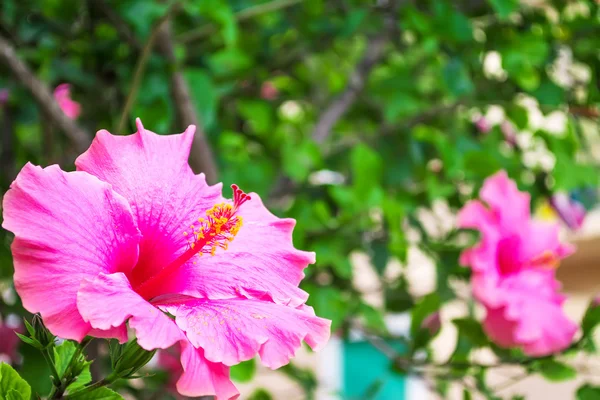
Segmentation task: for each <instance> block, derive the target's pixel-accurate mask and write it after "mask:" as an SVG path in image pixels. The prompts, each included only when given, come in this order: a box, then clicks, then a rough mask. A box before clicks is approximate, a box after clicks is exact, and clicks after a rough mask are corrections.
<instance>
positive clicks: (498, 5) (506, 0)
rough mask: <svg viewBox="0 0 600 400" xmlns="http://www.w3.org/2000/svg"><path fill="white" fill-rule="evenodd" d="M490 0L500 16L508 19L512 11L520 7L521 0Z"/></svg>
mask: <svg viewBox="0 0 600 400" xmlns="http://www.w3.org/2000/svg"><path fill="white" fill-rule="evenodd" d="M489 2H490V3H491V4H492V7H493V8H494V10H495V11H496V13H498V15H499V16H500V19H506V18H507V17H508V16H509V15H510V14H511V13H513V12H515V11H517V10H518V9H519V0H489Z"/></svg>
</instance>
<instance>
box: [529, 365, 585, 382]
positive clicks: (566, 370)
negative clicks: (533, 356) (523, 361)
mask: <svg viewBox="0 0 600 400" xmlns="http://www.w3.org/2000/svg"><path fill="white" fill-rule="evenodd" d="M535 369H536V370H537V371H539V373H540V374H541V375H542V376H543V377H544V378H546V379H547V380H549V381H552V382H562V381H567V380H570V379H574V378H575V377H576V376H577V370H575V368H573V367H571V366H570V365H567V364H563V363H561V362H558V361H556V360H540V361H538V362H536V364H535Z"/></svg>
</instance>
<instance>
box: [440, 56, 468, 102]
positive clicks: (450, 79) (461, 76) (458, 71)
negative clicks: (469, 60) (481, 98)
mask: <svg viewBox="0 0 600 400" xmlns="http://www.w3.org/2000/svg"><path fill="white" fill-rule="evenodd" d="M444 80H445V82H446V86H447V87H448V90H449V91H450V93H452V94H453V95H454V96H456V97H460V96H464V95H467V94H470V93H472V92H473V91H474V90H475V86H474V85H473V81H472V80H471V76H470V74H469V71H468V70H467V68H466V66H465V65H464V63H463V62H462V61H461V60H460V59H458V58H453V59H452V60H451V61H450V62H449V63H448V64H446V67H445V68H444Z"/></svg>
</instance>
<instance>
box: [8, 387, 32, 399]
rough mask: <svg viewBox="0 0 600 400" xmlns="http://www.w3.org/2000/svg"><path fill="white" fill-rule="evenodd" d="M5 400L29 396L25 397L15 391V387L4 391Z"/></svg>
mask: <svg viewBox="0 0 600 400" xmlns="http://www.w3.org/2000/svg"><path fill="white" fill-rule="evenodd" d="M6 400H29V397H25V395H24V394H22V393H19V392H17V391H16V390H15V389H10V390H9V391H8V393H6Z"/></svg>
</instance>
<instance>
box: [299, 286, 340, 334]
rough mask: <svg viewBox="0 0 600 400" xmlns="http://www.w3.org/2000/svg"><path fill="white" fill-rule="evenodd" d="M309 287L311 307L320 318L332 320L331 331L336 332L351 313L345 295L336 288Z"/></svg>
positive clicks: (307, 288)
mask: <svg viewBox="0 0 600 400" xmlns="http://www.w3.org/2000/svg"><path fill="white" fill-rule="evenodd" d="M307 286H308V287H306V290H307V292H309V293H310V297H309V300H308V303H309V305H311V306H313V307H314V309H315V313H316V314H317V315H318V316H320V317H322V318H327V319H330V320H331V330H332V331H336V330H337V329H338V328H339V327H340V324H341V323H342V321H343V320H344V319H345V318H346V316H347V315H348V313H349V312H350V309H349V307H348V305H349V304H348V301H347V300H346V298H345V297H344V295H343V293H342V292H341V291H340V290H339V289H338V288H335V287H319V286H314V285H307Z"/></svg>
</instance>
